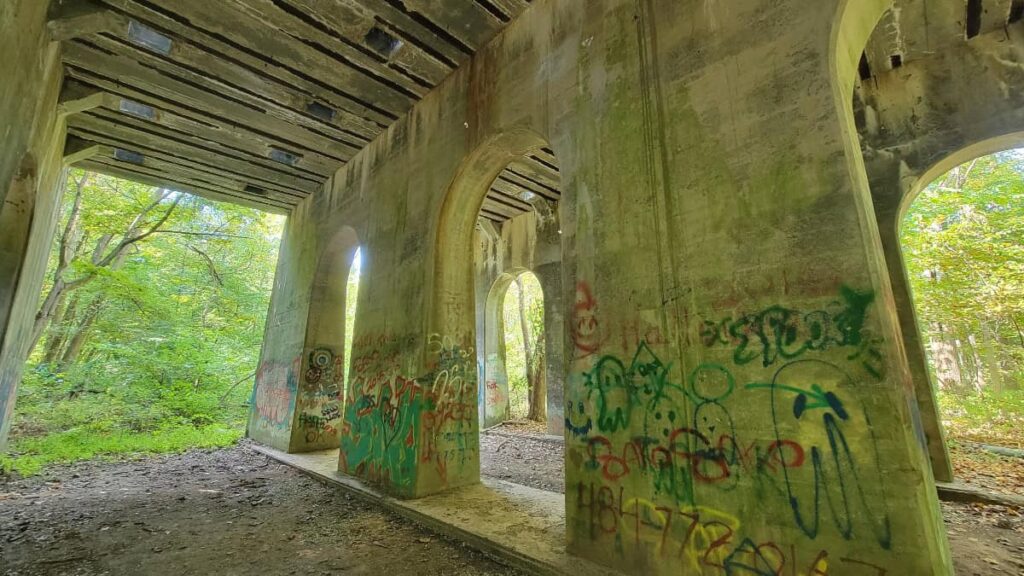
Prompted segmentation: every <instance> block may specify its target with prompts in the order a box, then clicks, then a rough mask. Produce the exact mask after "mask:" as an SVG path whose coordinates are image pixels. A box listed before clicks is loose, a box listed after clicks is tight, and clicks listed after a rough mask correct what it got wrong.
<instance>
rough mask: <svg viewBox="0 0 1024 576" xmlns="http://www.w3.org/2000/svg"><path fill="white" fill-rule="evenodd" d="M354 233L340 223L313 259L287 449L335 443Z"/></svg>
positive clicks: (355, 247) (355, 246) (356, 245)
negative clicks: (289, 440) (296, 388)
mask: <svg viewBox="0 0 1024 576" xmlns="http://www.w3.org/2000/svg"><path fill="white" fill-rule="evenodd" d="M359 249H360V246H359V238H358V235H357V233H356V231H355V230H354V229H353V228H352V227H350V226H342V227H341V228H339V229H338V230H337V232H335V233H334V235H333V236H332V237H331V238H330V240H329V241H328V242H327V243H326V244H325V245H324V247H323V249H322V250H321V251H320V255H319V257H318V259H317V265H316V272H315V275H314V277H313V285H312V288H311V290H310V306H309V313H308V316H307V320H306V338H305V343H304V345H303V350H302V356H301V357H300V365H299V382H298V393H297V397H296V406H295V418H294V420H293V421H292V439H291V451H292V452H305V451H312V450H323V449H327V448H336V447H337V446H338V445H339V443H340V429H341V419H342V414H343V413H344V401H345V396H346V394H345V390H344V389H343V383H344V381H345V374H344V372H343V371H344V367H345V365H346V363H345V336H346V334H345V314H346V306H347V297H348V281H349V274H350V272H351V270H352V263H353V261H354V260H355V256H356V253H357V252H358V251H359Z"/></svg>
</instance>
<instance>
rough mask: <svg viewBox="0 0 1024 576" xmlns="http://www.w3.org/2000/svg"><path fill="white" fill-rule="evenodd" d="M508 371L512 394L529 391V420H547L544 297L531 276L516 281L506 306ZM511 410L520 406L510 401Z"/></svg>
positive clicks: (534, 278) (508, 292) (507, 293)
mask: <svg viewBox="0 0 1024 576" xmlns="http://www.w3.org/2000/svg"><path fill="white" fill-rule="evenodd" d="M504 324H505V351H506V370H507V372H508V376H509V390H510V392H516V391H519V390H521V389H523V388H525V396H526V399H525V404H526V417H527V418H528V419H530V420H534V421H537V422H544V421H546V420H547V374H546V370H545V364H546V363H545V351H544V342H545V336H544V296H543V292H542V290H541V286H540V282H538V281H537V277H536V276H534V275H533V274H531V273H522V274H519V275H518V276H516V277H515V279H514V280H513V282H512V284H511V285H510V286H509V289H508V291H507V292H506V295H505V304H504ZM510 401H511V402H510V404H512V406H510V409H512V410H513V412H515V408H516V407H517V406H516V402H515V401H514V399H513V398H511V397H510Z"/></svg>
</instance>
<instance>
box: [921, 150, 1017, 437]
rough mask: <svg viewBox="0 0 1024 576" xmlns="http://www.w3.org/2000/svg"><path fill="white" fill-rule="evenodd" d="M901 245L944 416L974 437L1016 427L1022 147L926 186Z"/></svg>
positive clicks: (1001, 433)
mask: <svg viewBox="0 0 1024 576" xmlns="http://www.w3.org/2000/svg"><path fill="white" fill-rule="evenodd" d="M901 242H902V245H903V251H904V257H905V259H906V263H907V271H908V276H909V279H910V284H911V288H912V290H913V293H914V301H915V306H916V309H917V313H918V320H919V324H920V328H921V332H922V336H923V338H924V344H925V346H926V348H927V349H928V352H929V363H930V364H931V369H932V371H933V374H934V375H935V377H936V381H937V382H938V384H939V386H940V387H941V388H942V389H943V394H942V395H941V406H942V409H943V412H944V415H943V418H944V420H945V421H946V422H947V424H948V425H950V426H951V430H953V431H954V432H956V431H962V432H963V433H964V434H969V435H971V436H973V437H975V439H978V438H977V436H978V435H979V433H981V432H982V431H988V433H991V434H992V435H993V436H995V437H1000V438H1006V437H1007V436H1008V435H1009V434H1012V433H1013V432H1014V430H1018V431H1019V429H1020V426H1021V424H1022V423H1024V416H1022V414H1024V405H1022V403H1021V398H1022V396H1021V392H1020V389H1021V387H1022V386H1021V385H1022V383H1024V330H1022V328H1024V152H1022V151H1011V152H1006V153H1001V154H996V155H993V156H987V157H983V158H980V159H978V160H976V161H974V162H971V163H968V164H965V165H963V166H960V167H958V168H956V169H954V170H953V171H951V172H950V173H948V174H946V175H945V176H943V177H942V178H940V179H938V180H937V181H936V182H934V183H933V184H931V185H930V186H928V187H927V188H926V189H925V190H924V191H923V192H922V193H921V194H920V195H919V196H918V197H917V198H916V199H915V201H914V202H913V204H912V205H911V206H910V208H909V210H908V212H907V214H906V216H905V217H904V220H903V225H902V228H901ZM1017 436H1018V437H1019V432H1017Z"/></svg>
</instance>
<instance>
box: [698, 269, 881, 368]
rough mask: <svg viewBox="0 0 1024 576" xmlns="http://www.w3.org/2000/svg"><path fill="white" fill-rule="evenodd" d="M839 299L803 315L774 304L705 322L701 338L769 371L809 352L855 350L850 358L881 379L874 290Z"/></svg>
mask: <svg viewBox="0 0 1024 576" xmlns="http://www.w3.org/2000/svg"><path fill="white" fill-rule="evenodd" d="M839 297H840V300H839V301H835V302H833V303H832V304H831V305H830V306H829V307H827V309H823V310H814V311H811V312H807V313H801V312H799V311H797V310H792V309H789V308H785V307H782V306H771V307H769V308H766V309H764V310H762V311H761V312H758V313H755V314H747V315H744V316H741V317H740V318H736V319H733V318H726V319H723V320H719V321H711V320H705V321H704V322H703V324H702V325H701V327H700V337H701V340H702V341H703V343H704V345H705V346H706V347H712V346H715V345H719V344H722V345H727V346H731V347H733V361H734V362H735V363H736V364H737V365H745V364H749V363H750V362H753V361H754V360H757V359H760V360H761V364H762V365H763V366H765V367H768V366H771V365H773V364H775V363H776V362H777V361H780V360H782V361H787V360H795V359H797V358H799V357H800V356H802V355H803V354H805V353H807V352H809V351H822V350H827V349H830V348H835V347H838V348H849V349H851V352H850V355H849V357H848V358H847V359H848V360H855V359H857V360H860V362H861V365H862V366H863V367H864V369H865V370H866V371H867V372H868V373H869V374H871V375H872V376H874V377H875V378H878V379H880V378H881V377H882V375H883V374H882V373H883V365H882V362H881V360H882V356H881V352H880V351H879V350H878V346H877V345H878V344H879V341H878V340H877V339H876V338H872V337H871V336H870V335H869V334H867V331H866V330H865V327H864V326H865V323H866V320H867V312H868V308H869V306H870V305H871V304H872V303H873V302H874V299H875V295H874V292H871V291H867V292H858V291H857V290H854V289H852V288H849V287H846V286H843V287H842V288H840V290H839Z"/></svg>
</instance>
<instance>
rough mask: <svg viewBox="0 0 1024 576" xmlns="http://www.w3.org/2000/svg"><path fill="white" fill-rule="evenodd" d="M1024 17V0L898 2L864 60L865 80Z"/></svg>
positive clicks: (918, 0)
mask: <svg viewBox="0 0 1024 576" xmlns="http://www.w3.org/2000/svg"><path fill="white" fill-rule="evenodd" d="M1022 17H1024V0H895V1H894V2H893V9H892V10H890V11H889V12H888V13H887V14H886V15H885V17H884V18H883V19H882V21H881V22H880V23H879V24H878V27H877V28H875V32H874V34H873V35H872V36H871V40H870V41H869V42H868V46H867V49H866V50H865V51H864V57H863V59H862V60H861V79H863V80H866V79H868V78H870V77H872V76H875V75H878V74H883V73H885V72H888V71H890V70H892V69H893V68H898V67H900V66H902V65H903V64H906V63H907V62H911V61H913V60H917V59H920V58H925V57H927V56H929V55H930V54H932V53H934V52H937V51H940V50H942V49H944V48H949V47H950V46H953V45H955V44H957V43H963V42H965V41H967V40H969V39H970V38H973V37H975V36H978V35H981V34H987V33H989V32H993V31H996V30H1000V29H1003V28H1005V27H1006V25H1007V24H1009V23H1012V22H1016V21H1017V20H1020V19H1021V18H1022Z"/></svg>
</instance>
